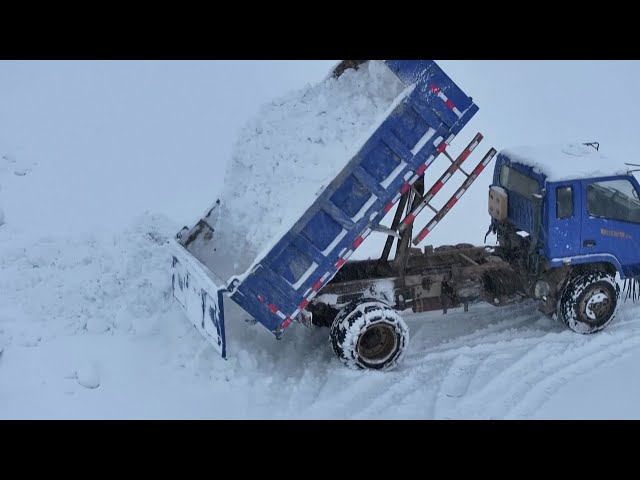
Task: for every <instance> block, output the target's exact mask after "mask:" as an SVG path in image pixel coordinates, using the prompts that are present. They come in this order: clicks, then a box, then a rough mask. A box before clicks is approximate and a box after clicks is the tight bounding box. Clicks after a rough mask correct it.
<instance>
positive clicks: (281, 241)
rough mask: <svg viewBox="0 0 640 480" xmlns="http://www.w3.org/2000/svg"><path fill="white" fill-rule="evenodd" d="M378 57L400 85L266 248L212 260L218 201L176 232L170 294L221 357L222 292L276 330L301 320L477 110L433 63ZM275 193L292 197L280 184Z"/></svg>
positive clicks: (218, 251) (221, 252) (218, 254)
mask: <svg viewBox="0 0 640 480" xmlns="http://www.w3.org/2000/svg"><path fill="white" fill-rule="evenodd" d="M354 62H357V61H354ZM383 64H384V66H385V68H388V69H389V70H390V71H391V72H393V74H394V75H395V76H396V77H397V79H398V80H399V81H400V82H402V83H403V84H404V86H405V87H406V88H404V89H403V90H402V91H401V93H400V94H399V95H398V96H397V98H395V100H394V101H393V102H392V104H391V106H390V107H389V108H388V110H387V111H386V112H385V113H384V115H382V116H381V118H375V119H372V129H371V134H370V135H369V136H368V137H367V138H366V139H364V141H362V142H361V145H360V146H358V145H356V146H355V147H356V148H354V154H353V155H352V156H350V158H346V159H345V160H344V165H343V166H342V165H340V168H338V169H337V172H338V173H337V174H336V175H335V178H333V180H332V181H330V182H329V183H328V184H327V185H326V186H322V189H321V193H320V194H319V195H317V196H313V197H312V198H310V199H309V200H308V201H307V200H305V201H306V202H307V204H304V203H303V204H302V205H299V206H298V207H299V209H300V211H302V212H304V213H302V214H301V215H300V217H299V218H298V219H297V220H296V221H295V223H294V222H291V223H292V225H285V228H286V229H285V230H283V231H281V232H277V235H275V236H274V237H273V238H270V239H265V245H264V248H263V251H262V252H261V253H259V254H257V255H256V257H255V259H254V260H253V262H251V264H250V265H249V266H248V268H246V269H244V266H243V271H234V270H233V269H228V268H224V269H223V268H217V262H219V261H220V260H216V259H220V258H223V257H224V255H225V250H224V248H222V249H220V248H218V244H217V237H218V234H219V231H217V229H218V226H219V225H221V224H222V223H219V222H220V218H219V216H220V215H221V212H222V214H224V209H223V208H222V206H221V203H220V202H219V201H218V202H216V204H215V205H214V206H213V207H212V208H211V209H210V210H209V211H208V212H207V213H206V215H205V216H204V218H202V219H201V220H200V221H199V222H198V223H197V224H196V225H195V226H194V227H192V228H185V229H183V231H181V232H180V233H179V234H178V237H177V239H176V241H175V244H174V246H175V254H174V258H173V268H174V270H173V272H174V273H173V291H174V296H175V298H176V300H177V301H178V302H179V303H180V304H181V305H182V306H183V307H184V309H185V311H186V313H187V315H188V317H189V319H190V320H191V322H192V323H193V324H194V325H195V326H196V327H197V328H198V329H199V330H200V331H201V333H202V334H203V335H205V337H206V338H208V339H209V341H210V342H211V343H212V345H214V347H215V348H216V349H218V351H219V352H220V353H221V354H222V355H223V356H225V355H226V349H225V333H224V301H223V300H224V296H228V297H230V298H231V299H232V300H233V301H234V302H235V303H237V304H238V305H239V306H240V307H241V308H242V309H244V310H245V311H246V312H247V313H248V314H249V315H251V316H252V317H253V318H255V319H256V320H257V321H258V322H260V323H261V324H262V325H264V326H265V327H266V328H268V329H269V330H270V331H271V332H273V333H274V334H275V335H276V336H280V335H281V334H282V333H283V331H284V330H285V329H286V328H287V327H288V326H289V325H291V323H292V322H294V321H296V320H298V319H299V318H301V312H303V311H304V310H305V307H307V305H308V304H309V302H311V301H312V299H313V298H314V297H315V296H316V295H318V293H319V292H320V291H321V290H322V288H323V287H324V286H325V285H326V284H327V283H328V282H330V281H331V279H332V278H333V277H334V276H335V275H336V274H337V273H338V271H339V270H340V269H341V268H342V267H343V266H344V265H345V263H346V262H347V260H348V259H349V258H350V257H351V256H352V255H353V253H354V252H355V251H356V249H357V248H358V247H359V246H360V245H361V244H362V243H363V242H364V240H365V239H366V238H367V237H368V236H369V235H370V234H371V233H372V232H373V231H374V230H375V229H376V228H377V227H378V226H379V225H380V222H381V221H382V220H383V218H384V217H385V216H386V214H387V213H388V212H389V211H390V210H391V209H392V208H393V207H394V206H395V205H396V204H397V203H398V202H399V200H400V198H401V197H402V196H403V194H406V193H407V192H408V191H409V190H410V189H411V188H412V186H413V185H414V183H416V182H417V181H418V180H419V179H421V178H422V177H423V176H424V175H425V172H426V173H427V176H428V168H429V166H430V165H431V164H432V163H433V162H434V161H435V159H436V158H437V157H438V156H439V155H440V154H442V153H443V152H445V151H446V148H447V146H448V145H449V144H450V143H451V141H452V140H453V139H454V138H455V137H456V135H458V133H459V132H460V131H461V130H462V129H463V128H464V127H465V125H467V123H468V122H469V120H471V118H472V117H473V116H474V115H475V114H476V113H477V111H478V107H477V106H476V105H475V104H474V103H473V100H472V99H471V98H470V97H468V96H467V95H466V94H465V93H464V92H463V91H462V90H460V88H458V86H457V85H456V84H455V83H454V82H453V81H452V80H451V79H450V78H449V77H448V76H447V75H446V74H445V73H444V72H443V71H442V70H441V69H440V67H439V66H438V65H437V64H436V63H435V62H433V61H431V60H385V61H384V62H383ZM357 65H360V66H361V64H358V63H356V66H357ZM281 148H282V149H286V148H287V146H286V145H282V147H281ZM484 166H485V165H482V168H484ZM300 168H304V162H301V164H300ZM474 173H475V174H476V176H477V173H479V172H474ZM320 187H321V185H318V188H319V189H320ZM281 195H283V196H284V197H285V198H288V197H287V195H290V194H289V193H288V192H287V191H286V190H283V191H282V192H281ZM288 200H289V201H290V202H300V199H299V198H288ZM454 203H455V202H454ZM300 207H302V208H300ZM226 220H227V222H228V221H229V220H230V219H228V218H227V219H226ZM236 227H237V226H235V225H234V228H236ZM247 228H250V226H247ZM223 272H224V273H223Z"/></svg>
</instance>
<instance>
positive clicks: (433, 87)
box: [431, 85, 462, 118]
mask: <svg viewBox="0 0 640 480" xmlns="http://www.w3.org/2000/svg"><path fill="white" fill-rule="evenodd" d="M431 91H432V92H433V93H435V94H436V95H437V96H438V98H439V99H441V100H442V101H443V102H444V103H445V105H446V106H447V107H449V109H450V110H451V111H452V112H453V113H455V114H456V115H457V116H458V118H460V117H462V112H461V111H460V110H458V109H457V108H456V106H455V105H454V104H453V102H452V101H451V100H450V99H449V97H447V96H446V95H445V94H444V93H443V92H442V90H440V88H438V87H437V86H436V85H431Z"/></svg>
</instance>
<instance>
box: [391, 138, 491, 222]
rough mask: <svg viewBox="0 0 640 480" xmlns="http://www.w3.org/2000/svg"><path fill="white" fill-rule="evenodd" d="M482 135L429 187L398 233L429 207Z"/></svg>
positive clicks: (476, 145) (478, 143) (478, 142)
mask: <svg viewBox="0 0 640 480" xmlns="http://www.w3.org/2000/svg"><path fill="white" fill-rule="evenodd" d="M482 138H483V137H482V135H481V134H478V135H476V137H475V138H474V140H472V142H471V143H470V144H469V145H468V146H467V148H465V149H464V151H463V152H462V153H461V154H460V156H459V157H458V159H457V160H456V161H455V162H454V163H453V165H451V167H449V169H448V170H447V171H446V172H445V174H444V175H443V176H442V177H440V179H439V180H438V181H437V182H436V183H435V184H434V185H433V187H431V189H430V190H429V191H428V192H427V194H426V195H425V197H424V200H422V201H421V202H420V204H419V205H418V206H417V207H416V208H414V209H413V211H412V212H411V213H409V215H407V217H406V218H405V219H404V220H403V221H402V222H401V225H400V229H399V230H400V232H403V231H404V230H406V229H407V228H408V227H409V226H410V225H411V224H413V222H414V221H415V219H416V218H417V216H418V215H420V213H421V212H422V211H423V210H424V209H425V208H426V207H427V206H428V205H429V203H430V202H431V201H432V200H433V198H434V197H435V196H436V195H437V194H438V193H439V192H440V190H442V188H443V187H444V186H445V184H446V183H447V182H448V181H449V180H450V179H451V177H453V175H454V174H455V172H456V170H458V169H459V168H460V167H461V166H462V165H463V164H464V162H465V161H466V160H467V159H468V158H469V156H470V155H471V154H472V153H473V151H474V150H475V149H476V148H477V147H478V145H480V142H481V141H482Z"/></svg>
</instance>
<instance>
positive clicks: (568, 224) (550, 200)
mask: <svg viewBox="0 0 640 480" xmlns="http://www.w3.org/2000/svg"><path fill="white" fill-rule="evenodd" d="M566 187H570V188H571V189H572V192H573V215H572V216H571V217H569V218H558V212H557V200H558V198H557V194H558V189H560V188H566ZM582 195H583V192H582V185H581V184H580V182H579V181H578V182H576V181H572V182H558V183H547V193H546V197H545V206H546V208H545V210H546V212H547V221H546V222H544V223H543V227H542V231H543V232H544V233H545V236H544V239H543V241H544V243H545V255H546V256H547V258H566V257H574V256H578V255H580V250H581V245H582V241H581V228H582V215H583V211H582Z"/></svg>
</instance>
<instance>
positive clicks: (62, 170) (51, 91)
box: [0, 60, 640, 243]
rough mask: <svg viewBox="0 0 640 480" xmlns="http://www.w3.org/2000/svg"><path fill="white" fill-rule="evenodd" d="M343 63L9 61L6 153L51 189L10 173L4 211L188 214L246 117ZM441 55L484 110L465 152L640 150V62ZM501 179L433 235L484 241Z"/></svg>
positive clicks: (0, 103)
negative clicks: (32, 196) (471, 148)
mask: <svg viewBox="0 0 640 480" xmlns="http://www.w3.org/2000/svg"><path fill="white" fill-rule="evenodd" d="M335 62H336V61H335V60H328V61H316V60H309V61H306V60H305V61H269V60H263V61H161V62H158V61H144V62H141V61H90V62H89V61H74V62H68V61H47V62H32V61H29V62H24V61H21V62H16V61H2V62H0V156H1V155H7V154H8V155H10V156H12V157H13V158H14V159H16V161H17V162H22V163H24V164H25V165H31V164H33V163H34V162H38V165H37V166H34V167H33V171H32V172H31V173H30V175H33V177H34V178H32V179H31V181H30V182H29V183H25V184H24V185H26V188H28V189H37V190H38V191H39V192H40V193H39V195H38V196H39V198H47V199H48V201H47V202H46V203H42V202H40V204H38V205H33V204H31V203H30V202H28V201H25V198H26V199H28V198H29V191H28V190H26V191H25V190H20V191H18V189H22V188H25V187H22V186H20V185H19V184H18V182H15V181H11V182H10V181H8V180H6V179H5V180H4V181H3V178H2V175H3V173H2V172H1V171H0V203H1V204H4V205H5V206H6V207H5V213H6V215H7V217H8V218H7V221H11V222H12V223H16V222H17V223H21V224H22V225H24V227H25V228H39V229H41V230H42V231H43V232H47V233H59V232H61V231H68V230H79V231H82V230H88V229H90V228H94V227H97V226H102V227H104V228H109V229H111V228H122V227H123V226H124V225H126V224H128V223H129V222H130V221H131V218H133V217H135V216H136V215H137V214H138V213H140V212H141V211H143V210H150V211H154V212H158V213H164V214H167V215H168V216H170V217H171V218H173V219H175V220H176V221H178V222H180V223H185V224H186V223H189V222H190V221H191V220H192V219H193V217H194V216H198V215H200V214H201V213H202V211H203V210H204V209H206V208H207V206H208V205H209V204H210V203H211V202H212V201H213V200H214V199H215V195H216V193H217V192H218V191H219V188H220V185H221V181H222V173H223V169H224V164H225V162H226V161H227V159H228V158H229V154H230V150H231V146H232V143H233V140H234V138H235V135H236V133H237V131H238V129H239V128H240V127H241V126H242V124H243V123H244V122H245V121H246V120H247V119H248V117H249V116H251V115H252V114H254V113H255V112H256V111H257V110H258V108H259V106H260V105H261V104H262V103H264V102H267V101H269V100H271V99H272V98H274V97H277V96H279V95H280V94H282V93H285V92H287V91H289V90H292V89H297V88H299V87H301V86H303V85H304V84H305V83H308V82H315V81H319V80H322V79H323V78H324V77H325V75H326V74H327V72H328V71H329V69H330V68H331V67H332V66H333V65H334V64H335ZM438 63H439V64H440V66H441V67H442V68H443V69H444V70H445V71H446V72H447V73H448V74H449V75H450V76H451V77H452V78H453V79H454V80H455V81H456V82H457V83H458V84H459V85H460V86H461V87H462V88H463V90H465V91H466V92H467V93H468V94H469V95H471V96H472V97H473V98H474V99H475V101H476V103H477V104H478V105H479V106H480V112H479V114H478V115H477V116H476V118H475V119H474V120H473V121H472V123H471V124H470V125H469V126H468V127H467V128H466V129H465V131H464V134H463V135H461V137H460V138H459V139H458V140H457V141H456V142H455V143H454V146H453V148H452V151H454V153H455V152H456V151H459V150H460V149H462V148H463V147H464V146H466V144H467V142H468V141H469V140H470V139H471V137H473V135H474V134H475V133H476V132H477V131H482V132H483V133H484V135H485V138H486V140H485V144H484V145H483V147H482V152H481V153H484V152H485V151H486V150H487V149H488V148H489V147H490V146H495V147H496V148H497V149H498V150H501V149H503V148H506V147H509V146H517V145H523V144H546V143H563V142H567V141H592V140H598V141H600V142H601V143H602V151H603V153H604V154H606V155H609V156H616V157H621V158H624V159H625V160H627V159H628V161H632V162H639V160H640V159H638V158H637V157H638V155H637V153H636V152H638V150H639V149H640V136H638V135H637V134H636V132H635V130H636V128H637V127H636V126H637V124H638V122H637V119H636V115H637V111H636V109H637V108H638V107H639V106H640V91H639V88H638V86H639V85H640V62H637V61H627V62H625V61H622V62H617V61H616V62H614V61H517V62H515V61H449V60H439V61H438ZM479 157H480V153H478V154H477V155H476V158H474V159H472V160H469V162H474V160H476V161H477V160H479ZM4 174H5V175H6V174H7V172H5V173H4ZM490 180H491V174H490V172H489V173H486V174H484V175H483V177H482V178H481V179H480V180H478V184H477V185H476V186H475V187H474V189H473V191H472V192H470V193H469V194H468V196H467V197H466V198H465V199H464V201H463V202H462V203H461V204H460V206H458V207H456V209H455V210H454V211H453V212H452V214H451V216H450V217H449V218H448V219H447V221H446V223H443V224H442V225H441V226H440V227H439V229H438V230H437V231H436V232H435V233H434V234H433V237H432V238H431V242H433V243H451V242H462V241H464V242H471V243H479V242H481V241H482V236H483V234H484V231H485V229H486V226H487V225H488V216H487V214H486V198H485V197H486V186H487V185H488V184H489V183H490ZM452 187H453V185H452ZM43 192H46V195H43ZM18 193H19V195H18ZM441 200H443V201H444V198H443V199H441ZM424 220H425V221H426V220H427V219H424Z"/></svg>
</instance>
